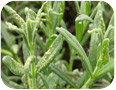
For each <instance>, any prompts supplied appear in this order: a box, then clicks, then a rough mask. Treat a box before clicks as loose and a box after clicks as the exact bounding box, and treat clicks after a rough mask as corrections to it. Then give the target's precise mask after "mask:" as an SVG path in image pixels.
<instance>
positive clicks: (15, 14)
mask: <svg viewBox="0 0 116 90" xmlns="http://www.w3.org/2000/svg"><path fill="white" fill-rule="evenodd" d="M4 8H5V10H6V11H7V12H8V13H9V14H10V15H11V16H12V17H13V18H14V19H15V20H16V21H17V23H18V25H19V26H20V27H21V28H24V24H25V22H24V20H23V19H22V18H21V17H20V16H19V15H18V14H17V13H16V11H15V10H13V9H12V8H11V7H9V6H8V5H5V6H4Z"/></svg>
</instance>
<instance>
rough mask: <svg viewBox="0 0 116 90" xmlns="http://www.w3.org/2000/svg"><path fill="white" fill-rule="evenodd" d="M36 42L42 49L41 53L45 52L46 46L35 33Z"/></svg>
mask: <svg viewBox="0 0 116 90" xmlns="http://www.w3.org/2000/svg"><path fill="white" fill-rule="evenodd" d="M36 42H37V45H39V46H40V48H41V49H42V51H43V53H45V52H46V51H47V49H46V46H45V44H44V42H43V41H42V40H41V39H40V36H39V35H38V34H36Z"/></svg>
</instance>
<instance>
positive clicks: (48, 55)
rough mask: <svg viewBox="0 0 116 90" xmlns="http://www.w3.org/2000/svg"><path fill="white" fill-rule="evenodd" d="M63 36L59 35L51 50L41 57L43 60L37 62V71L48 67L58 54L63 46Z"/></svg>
mask: <svg viewBox="0 0 116 90" xmlns="http://www.w3.org/2000/svg"><path fill="white" fill-rule="evenodd" d="M62 43H63V40H62V36H61V35H59V36H58V37H57V38H56V39H55V40H54V41H53V43H52V44H51V46H50V48H49V50H48V51H47V52H46V53H45V54H44V56H43V57H42V58H41V60H40V61H39V62H38V63H37V66H36V68H37V72H39V71H42V70H43V69H44V68H46V67H47V66H48V65H49V64H50V63H51V62H52V61H53V60H54V58H55V57H56V56H57V54H58V52H59V51H60V49H61V47H62Z"/></svg>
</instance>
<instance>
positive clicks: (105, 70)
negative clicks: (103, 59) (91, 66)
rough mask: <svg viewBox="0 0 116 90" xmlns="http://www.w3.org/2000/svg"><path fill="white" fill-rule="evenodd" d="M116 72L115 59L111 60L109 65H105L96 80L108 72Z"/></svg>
mask: <svg viewBox="0 0 116 90" xmlns="http://www.w3.org/2000/svg"><path fill="white" fill-rule="evenodd" d="M112 70H114V59H112V60H109V62H108V63H107V64H105V65H104V66H103V67H102V68H101V69H100V70H99V72H98V74H97V75H96V79H99V78H101V77H103V76H104V75H106V74H107V73H108V72H110V71H112Z"/></svg>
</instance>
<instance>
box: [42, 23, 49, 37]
mask: <svg viewBox="0 0 116 90" xmlns="http://www.w3.org/2000/svg"><path fill="white" fill-rule="evenodd" d="M40 28H41V29H42V32H43V33H44V34H45V36H46V37H49V34H48V31H49V30H48V29H47V27H46V26H45V25H44V23H43V22H40Z"/></svg>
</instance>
